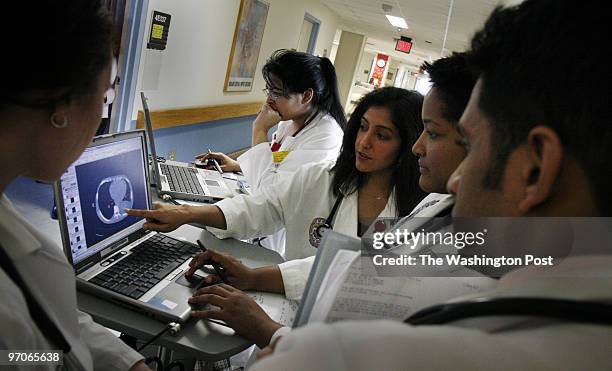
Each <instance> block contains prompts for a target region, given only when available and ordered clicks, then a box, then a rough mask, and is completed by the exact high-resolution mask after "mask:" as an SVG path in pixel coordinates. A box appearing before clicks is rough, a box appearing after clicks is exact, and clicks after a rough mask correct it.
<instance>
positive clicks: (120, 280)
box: [89, 234, 200, 299]
mask: <svg viewBox="0 0 612 371" xmlns="http://www.w3.org/2000/svg"><path fill="white" fill-rule="evenodd" d="M199 251H200V250H199V249H198V247H197V246H195V245H193V244H188V243H185V242H182V241H179V240H176V239H174V238H170V237H167V236H164V235H161V234H156V235H154V236H153V237H151V238H149V239H148V240H146V241H144V242H143V243H141V244H139V245H138V246H135V247H134V248H132V250H131V252H132V253H131V254H130V255H128V256H127V257H126V258H123V259H121V260H120V261H118V262H117V263H115V264H114V265H113V266H111V267H110V268H108V269H107V270H105V271H104V272H102V273H100V274H98V275H97V276H95V277H94V278H92V279H91V280H89V282H91V283H93V284H96V285H98V286H102V287H104V288H106V289H109V290H111V291H115V292H117V293H120V294H123V295H127V296H129V297H131V298H133V299H138V298H140V297H141V296H142V295H144V294H145V293H146V292H147V291H148V290H149V289H150V288H151V287H153V286H155V285H156V284H157V283H159V282H160V281H161V280H162V279H163V278H164V277H166V276H167V275H168V274H170V273H171V272H172V271H173V270H175V269H176V268H178V267H179V266H180V265H181V264H183V263H184V262H185V261H186V260H188V259H191V257H193V255H195V254H196V253H198V252H199Z"/></svg>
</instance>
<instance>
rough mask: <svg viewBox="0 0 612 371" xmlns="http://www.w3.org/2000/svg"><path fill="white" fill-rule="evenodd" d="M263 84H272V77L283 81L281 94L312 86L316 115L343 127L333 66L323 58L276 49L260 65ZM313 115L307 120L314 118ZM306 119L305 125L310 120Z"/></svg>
mask: <svg viewBox="0 0 612 371" xmlns="http://www.w3.org/2000/svg"><path fill="white" fill-rule="evenodd" d="M262 73H263V77H264V80H265V81H266V84H268V85H270V86H274V81H273V79H272V76H274V77H276V78H278V79H280V80H281V81H282V82H283V92H284V93H303V92H304V91H306V90H307V89H312V90H313V92H314V94H313V99H312V105H313V107H314V109H315V112H316V114H320V113H326V114H329V115H331V116H332V117H333V118H334V119H335V120H336V122H337V123H338V125H339V126H340V127H341V128H342V130H344V128H345V126H346V116H345V115H344V109H343V108H342V104H340V93H339V92H338V79H337V78H336V69H335V68H334V65H333V64H332V63H331V61H330V60H329V59H327V58H325V57H323V58H321V57H316V56H314V55H312V54H307V53H302V52H296V51H292V50H285V49H281V50H277V51H275V52H274V53H272V56H271V57H270V59H268V61H267V62H266V64H265V65H264V66H263V68H262ZM315 116H316V115H315V114H313V115H312V116H311V117H310V119H309V120H312V119H314V117H315ZM309 120H307V121H306V124H308V123H309V122H310V121H309Z"/></svg>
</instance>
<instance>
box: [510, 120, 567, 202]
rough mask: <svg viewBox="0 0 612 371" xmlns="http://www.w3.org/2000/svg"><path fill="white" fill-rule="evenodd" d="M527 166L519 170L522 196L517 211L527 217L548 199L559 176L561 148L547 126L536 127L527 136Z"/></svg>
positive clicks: (559, 141) (561, 157) (553, 132)
mask: <svg viewBox="0 0 612 371" xmlns="http://www.w3.org/2000/svg"><path fill="white" fill-rule="evenodd" d="M526 146H527V148H526V150H527V156H528V162H529V166H526V167H525V168H524V170H523V174H521V175H522V177H523V181H524V182H525V184H526V187H525V195H524V196H523V199H522V200H521V201H520V202H519V205H518V207H519V210H520V211H522V212H523V213H527V212H529V211H530V210H532V209H533V208H535V207H536V206H538V205H539V204H542V203H543V202H545V201H546V200H547V199H548V198H550V196H551V193H552V192H553V187H554V185H555V183H556V182H557V179H558V177H559V173H560V172H561V164H562V161H563V145H562V144H561V139H560V138H559V135H558V134H557V133H556V132H555V131H554V130H552V129H551V128H549V127H547V126H536V127H534V128H533V129H531V131H530V132H529V135H528V136H527V144H526Z"/></svg>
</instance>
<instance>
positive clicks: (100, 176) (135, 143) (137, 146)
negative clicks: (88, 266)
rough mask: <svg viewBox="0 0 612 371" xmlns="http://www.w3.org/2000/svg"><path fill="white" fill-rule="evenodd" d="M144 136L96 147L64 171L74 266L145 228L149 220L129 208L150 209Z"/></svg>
mask: <svg viewBox="0 0 612 371" xmlns="http://www.w3.org/2000/svg"><path fill="white" fill-rule="evenodd" d="M142 138H143V137H142V136H136V137H130V138H126V139H120V140H115V141H111V142H103V143H102V144H98V145H95V144H94V145H91V146H90V147H88V148H87V149H86V150H85V152H83V154H82V155H81V157H80V158H79V159H78V160H77V161H76V162H75V163H74V164H72V165H71V166H70V167H69V168H68V169H67V170H66V172H65V173H64V174H63V175H62V177H61V179H60V187H61V191H62V192H61V193H62V197H63V206H64V211H65V213H64V214H65V217H66V227H67V232H68V236H67V239H68V241H69V243H70V251H71V253H72V262H73V264H78V263H79V262H81V261H83V259H86V258H88V257H90V256H92V255H93V254H96V253H98V252H100V251H102V250H103V249H104V248H105V247H107V246H108V245H110V244H112V243H114V242H116V241H119V240H120V239H122V238H124V237H126V236H127V235H129V234H131V233H133V232H135V231H137V230H139V229H140V228H141V227H142V224H143V223H144V219H143V218H137V217H133V216H129V215H127V214H126V212H125V209H126V208H134V209H147V208H148V204H149V203H148V200H149V194H148V192H149V188H148V184H147V179H146V170H145V162H144V161H145V157H144V153H145V152H144V148H143V140H142ZM103 255H105V254H103Z"/></svg>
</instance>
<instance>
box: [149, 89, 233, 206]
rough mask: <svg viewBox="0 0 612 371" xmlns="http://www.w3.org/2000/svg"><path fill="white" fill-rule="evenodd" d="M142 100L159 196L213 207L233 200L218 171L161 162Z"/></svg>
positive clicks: (230, 191)
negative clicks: (224, 200) (211, 204)
mask: <svg viewBox="0 0 612 371" xmlns="http://www.w3.org/2000/svg"><path fill="white" fill-rule="evenodd" d="M140 98H141V99H142V109H143V110H144V117H145V127H146V131H147V137H148V139H149V150H150V154H151V157H152V161H153V166H152V169H151V171H152V172H153V180H154V181H155V184H156V187H157V192H158V194H159V195H160V196H163V195H164V194H167V195H169V196H171V197H172V198H176V199H179V200H188V201H197V202H206V203H214V202H217V201H220V200H222V199H224V198H228V197H232V196H233V195H234V192H233V191H232V190H231V189H230V188H229V187H228V186H227V184H225V181H224V180H223V176H222V175H221V174H220V173H219V172H217V171H214V170H207V169H200V168H195V167H192V166H189V164H187V163H185V162H178V161H170V160H166V161H165V162H159V161H158V159H157V153H156V150H155V139H154V137H153V125H152V123H151V114H150V112H149V106H148V104H147V97H145V95H144V93H143V92H141V93H140Z"/></svg>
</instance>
